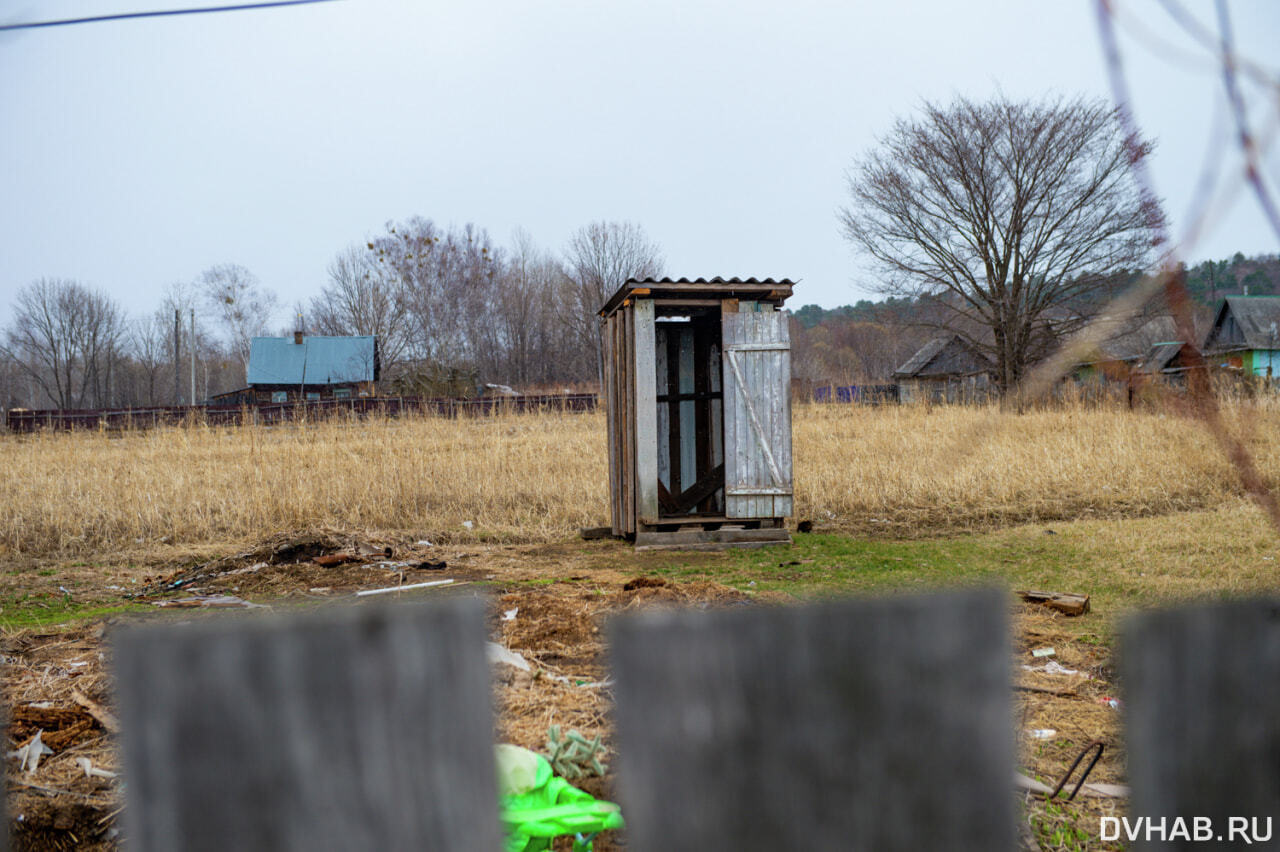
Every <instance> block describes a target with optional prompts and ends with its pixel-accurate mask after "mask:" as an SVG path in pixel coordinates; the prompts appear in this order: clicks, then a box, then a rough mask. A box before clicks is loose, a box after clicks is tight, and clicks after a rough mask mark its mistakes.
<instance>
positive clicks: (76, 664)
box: [67, 660, 89, 669]
mask: <svg viewBox="0 0 1280 852" xmlns="http://www.w3.org/2000/svg"><path fill="white" fill-rule="evenodd" d="M87 665H89V664H88V663H86V662H85V661H84V660H76V661H75V662H72V663H67V668H71V669H78V668H80V667H81V666H87Z"/></svg>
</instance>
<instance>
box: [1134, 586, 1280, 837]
mask: <svg viewBox="0 0 1280 852" xmlns="http://www.w3.org/2000/svg"><path fill="white" fill-rule="evenodd" d="M1120 676H1121V682H1122V683H1123V684H1124V687H1125V693H1124V695H1125V708H1126V720H1125V721H1126V726H1125V727H1126V739H1127V746H1128V750H1129V781H1130V784H1131V785H1132V788H1133V807H1132V809H1131V811H1130V820H1131V822H1132V818H1133V817H1150V818H1152V819H1153V820H1156V821H1159V820H1160V818H1161V817H1163V818H1164V821H1165V826H1166V833H1165V835H1164V837H1165V839H1166V840H1167V839H1168V832H1169V831H1171V830H1172V828H1173V826H1174V821H1175V819H1176V818H1178V817H1181V818H1182V819H1183V821H1184V823H1185V825H1186V827H1187V829H1188V830H1189V831H1191V830H1192V829H1194V827H1195V824H1194V823H1193V820H1194V819H1195V818H1196V817H1199V818H1201V819H1208V820H1210V822H1208V823H1204V825H1207V826H1211V829H1210V830H1211V832H1212V835H1213V836H1212V838H1211V839H1212V840H1214V841H1217V840H1219V839H1221V840H1222V841H1227V842H1225V844H1224V845H1219V844H1218V843H1216V842H1214V843H1205V842H1204V840H1203V838H1196V837H1195V836H1194V835H1192V836H1191V837H1188V838H1186V839H1185V840H1183V839H1180V838H1179V839H1177V840H1167V842H1162V843H1159V844H1154V843H1147V844H1146V845H1145V846H1144V845H1143V843H1142V840H1144V839H1145V835H1143V837H1142V838H1141V839H1140V840H1139V842H1138V844H1136V846H1135V848H1139V849H1141V848H1159V849H1184V848H1185V849H1188V850H1190V849H1226V848H1230V849H1243V848H1247V846H1246V845H1245V843H1244V838H1242V837H1240V836H1237V837H1236V838H1234V841H1231V838H1230V835H1229V830H1230V828H1231V825H1232V823H1231V820H1232V819H1237V820H1240V819H1243V820H1246V822H1245V823H1244V826H1245V828H1246V830H1247V831H1248V832H1249V834H1248V835H1247V837H1248V838H1249V839H1252V840H1254V841H1257V840H1258V838H1257V837H1256V836H1255V835H1254V834H1253V833H1252V832H1254V824H1253V820H1255V819H1256V820H1257V828H1258V829H1259V830H1263V831H1267V830H1269V831H1270V833H1271V837H1270V844H1269V845H1268V844H1266V843H1263V844H1258V843H1257V842H1255V843H1254V844H1253V845H1254V846H1255V848H1267V849H1275V848H1277V846H1276V844H1280V835H1277V834H1276V832H1277V831H1280V826H1277V825H1275V824H1274V823H1275V822H1280V598H1277V599H1271V600H1253V601H1236V602H1231V603H1222V604H1212V605H1200V606H1192V607H1186V608H1181V609H1173V610H1164V611H1159V612H1151V613H1145V614H1143V615H1140V616H1137V617H1135V618H1134V619H1132V621H1131V622H1130V623H1129V624H1128V625H1127V626H1126V629H1125V631H1124V633H1123V635H1122V644H1121V646H1120ZM1268 818H1271V824H1270V825H1268V824H1267V820H1268ZM1237 825H1239V824H1238V823H1237Z"/></svg>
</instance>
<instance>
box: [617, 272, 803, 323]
mask: <svg viewBox="0 0 1280 852" xmlns="http://www.w3.org/2000/svg"><path fill="white" fill-rule="evenodd" d="M793 287H795V282H793V281H792V280H791V279H789V278H781V279H776V280H775V279H773V278H720V277H719V276H717V277H715V278H629V279H627V281H626V282H625V283H624V284H623V285H622V286H621V287H619V288H618V291H617V292H616V293H614V294H613V295H612V296H610V297H609V298H608V300H607V301H606V302H605V303H604V305H603V306H602V307H601V308H600V315H601V316H605V317H607V316H609V315H610V314H612V313H613V312H614V311H616V310H617V309H618V308H620V307H622V304H623V303H624V302H625V301H626V300H627V299H628V298H630V297H631V296H632V294H633V292H634V291H636V290H644V291H646V292H645V293H643V294H637V295H643V296H644V297H645V298H650V299H658V298H675V299H746V300H748V301H750V300H757V301H767V302H771V303H772V304H774V305H776V306H778V307H781V305H782V303H783V302H785V301H786V300H787V299H788V298H790V297H791V290H792V288H793Z"/></svg>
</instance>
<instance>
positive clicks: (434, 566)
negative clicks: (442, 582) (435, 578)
mask: <svg viewBox="0 0 1280 852" xmlns="http://www.w3.org/2000/svg"><path fill="white" fill-rule="evenodd" d="M414 567H416V568H417V569H418V570H419V571H443V570H444V569H446V568H448V567H449V563H448V562H445V561H444V560H443V559H441V560H439V561H436V562H432V561H431V560H429V559H424V560H423V561H421V562H419V563H418V564H417V565H416V566H414Z"/></svg>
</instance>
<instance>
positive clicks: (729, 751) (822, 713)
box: [114, 589, 1280, 852]
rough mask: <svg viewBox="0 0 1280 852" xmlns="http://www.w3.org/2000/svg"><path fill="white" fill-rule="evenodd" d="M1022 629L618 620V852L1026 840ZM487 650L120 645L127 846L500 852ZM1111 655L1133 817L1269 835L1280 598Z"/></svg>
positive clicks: (313, 635) (896, 848)
mask: <svg viewBox="0 0 1280 852" xmlns="http://www.w3.org/2000/svg"><path fill="white" fill-rule="evenodd" d="M1007 615H1008V600H1007V597H1006V596H1005V594H1003V593H1002V592H1000V591H998V590H995V589H987V590H977V591H961V592H948V593H938V594H929V595H921V596H909V597H908V596H904V597H893V598H887V599H879V600H866V599H864V600H849V601H843V602H832V603H823V604H816V605H810V606H800V607H744V608H741V609H730V610H720V611H713V612H702V611H694V610H690V611H680V612H645V613H639V614H634V615H628V616H625V617H622V618H619V619H618V620H617V622H616V623H615V624H613V625H612V626H611V642H610V645H611V655H612V666H613V672H614V675H615V677H616V679H617V684H616V696H617V702H616V703H617V707H616V720H617V740H618V757H617V761H616V763H617V767H618V772H619V799H620V802H621V804H622V805H623V809H624V815H625V817H626V819H627V823H628V830H627V832H628V848H630V849H635V850H639V852H657V850H664V852H681V850H733V852H755V850H759V852H765V850H769V852H774V850H779V849H841V850H875V852H908V850H911V852H915V850H934V849H936V850H944V849H945V850H952V852H954V850H960V851H961V852H963V851H964V850H975V852H977V850H982V852H986V851H987V850H1002V849H1006V850H1007V849H1013V848H1015V843H1016V837H1015V823H1016V817H1015V795H1014V792H1013V783H1012V779H1013V770H1014V765H1015V763H1014V761H1015V758H1014V728H1013V720H1012V718H1011V715H1012V707H1011V700H1010V650H1009V646H1008V643H1009V632H1008V617H1007ZM484 642H485V631H484V624H483V611H482V606H481V604H480V603H479V602H478V601H475V600H462V599H449V600H444V601H437V602H433V603H430V604H420V605H415V606H397V607H390V608H379V607H357V608H354V609H346V610H336V609H335V610H327V611H325V612H322V613H312V614H308V615H304V616H295V617H292V618H290V619H288V620H283V621H282V620H279V619H275V618H267V619H255V618H244V619H238V620H227V619H222V618H219V619H216V620H213V619H210V620H208V621H205V622H203V623H200V624H187V625H168V626H160V627H149V628H137V629H133V630H129V631H127V632H125V633H123V634H122V635H121V636H120V637H119V640H118V641H117V643H116V645H115V648H114V654H115V666H116V670H117V675H118V694H119V703H120V710H121V718H122V722H123V735H124V736H123V745H124V754H125V772H126V778H127V780H128V788H127V799H128V806H129V807H128V809H127V811H126V820H125V829H126V833H125V838H124V839H125V841H126V842H127V843H128V845H129V847H130V848H132V849H139V850H144V852H149V850H159V849H165V850H169V849H174V850H185V849H190V850H202V849H211V850H212V849H237V850H267V849H272V850H277V849H279V850H302V849H342V850H345V849H413V850H430V849H442V850H443V849H448V850H453V851H454V852H456V850H484V852H491V851H492V850H497V849H499V848H500V837H499V829H498V821H497V819H496V807H497V806H496V800H495V799H496V795H495V778H494V769H493V765H492V750H491V737H492V734H493V726H492V716H491V711H490V695H489V689H490V686H489V679H488V670H487V664H486V662H485V659H484ZM1120 652H1121V665H1122V672H1121V674H1122V683H1123V684H1124V686H1125V688H1126V708H1127V709H1126V714H1127V719H1128V731H1127V734H1126V736H1127V741H1128V748H1129V772H1130V776H1131V779H1132V786H1133V791H1134V792H1133V796H1134V798H1133V810H1132V814H1133V815H1141V816H1149V817H1153V818H1156V819H1159V818H1160V817H1165V818H1166V819H1167V820H1173V819H1174V818H1176V817H1179V816H1181V817H1183V818H1184V819H1187V820H1188V821H1190V819H1191V818H1192V817H1194V816H1199V817H1202V818H1204V817H1207V818H1209V819H1212V820H1213V821H1214V825H1215V826H1217V827H1218V828H1219V829H1225V828H1226V826H1227V824H1228V820H1229V819H1230V818H1232V817H1235V818H1239V817H1256V818H1258V825H1257V826H1256V827H1254V826H1250V829H1251V830H1252V831H1255V832H1257V833H1255V834H1253V835H1251V836H1252V837H1253V838H1259V837H1260V832H1261V831H1263V830H1267V826H1268V824H1267V823H1265V821H1264V820H1265V818H1266V817H1268V816H1276V815H1277V813H1276V812H1277V811H1280V759H1278V758H1280V601H1277V600H1271V601H1251V602H1242V603H1233V604H1225V605H1223V604H1218V605H1210V606H1197V607H1190V608H1185V609H1179V610H1170V611H1165V612H1153V613H1148V614H1144V615H1142V616H1140V617H1139V618H1137V619H1135V620H1134V622H1133V624H1132V626H1131V627H1130V629H1128V630H1127V631H1126V632H1125V634H1124V639H1123V643H1122V646H1121V649H1120ZM1124 812H1125V811H1124V805H1123V804H1118V806H1117V813H1118V814H1123V813H1124ZM1268 843H1269V845H1268ZM1277 844H1280V838H1277V837H1276V836H1275V834H1274V832H1272V835H1271V837H1270V840H1269V841H1268V840H1263V841H1262V842H1260V843H1256V844H1254V845H1253V847H1252V848H1277ZM1184 846H1185V847H1186V848H1188V849H1190V848H1192V847H1191V846H1189V845H1187V844H1180V843H1178V842H1176V841H1175V842H1171V843H1168V844H1165V845H1157V846H1155V847H1151V846H1148V847H1142V846H1141V844H1140V843H1139V845H1138V847H1137V848H1170V849H1181V848H1184ZM1194 848H1196V849H1201V848H1203V849H1210V848H1228V847H1227V846H1221V847H1215V845H1214V844H1211V843H1210V844H1204V843H1200V842H1197V843H1196V844H1195V846H1194Z"/></svg>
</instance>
